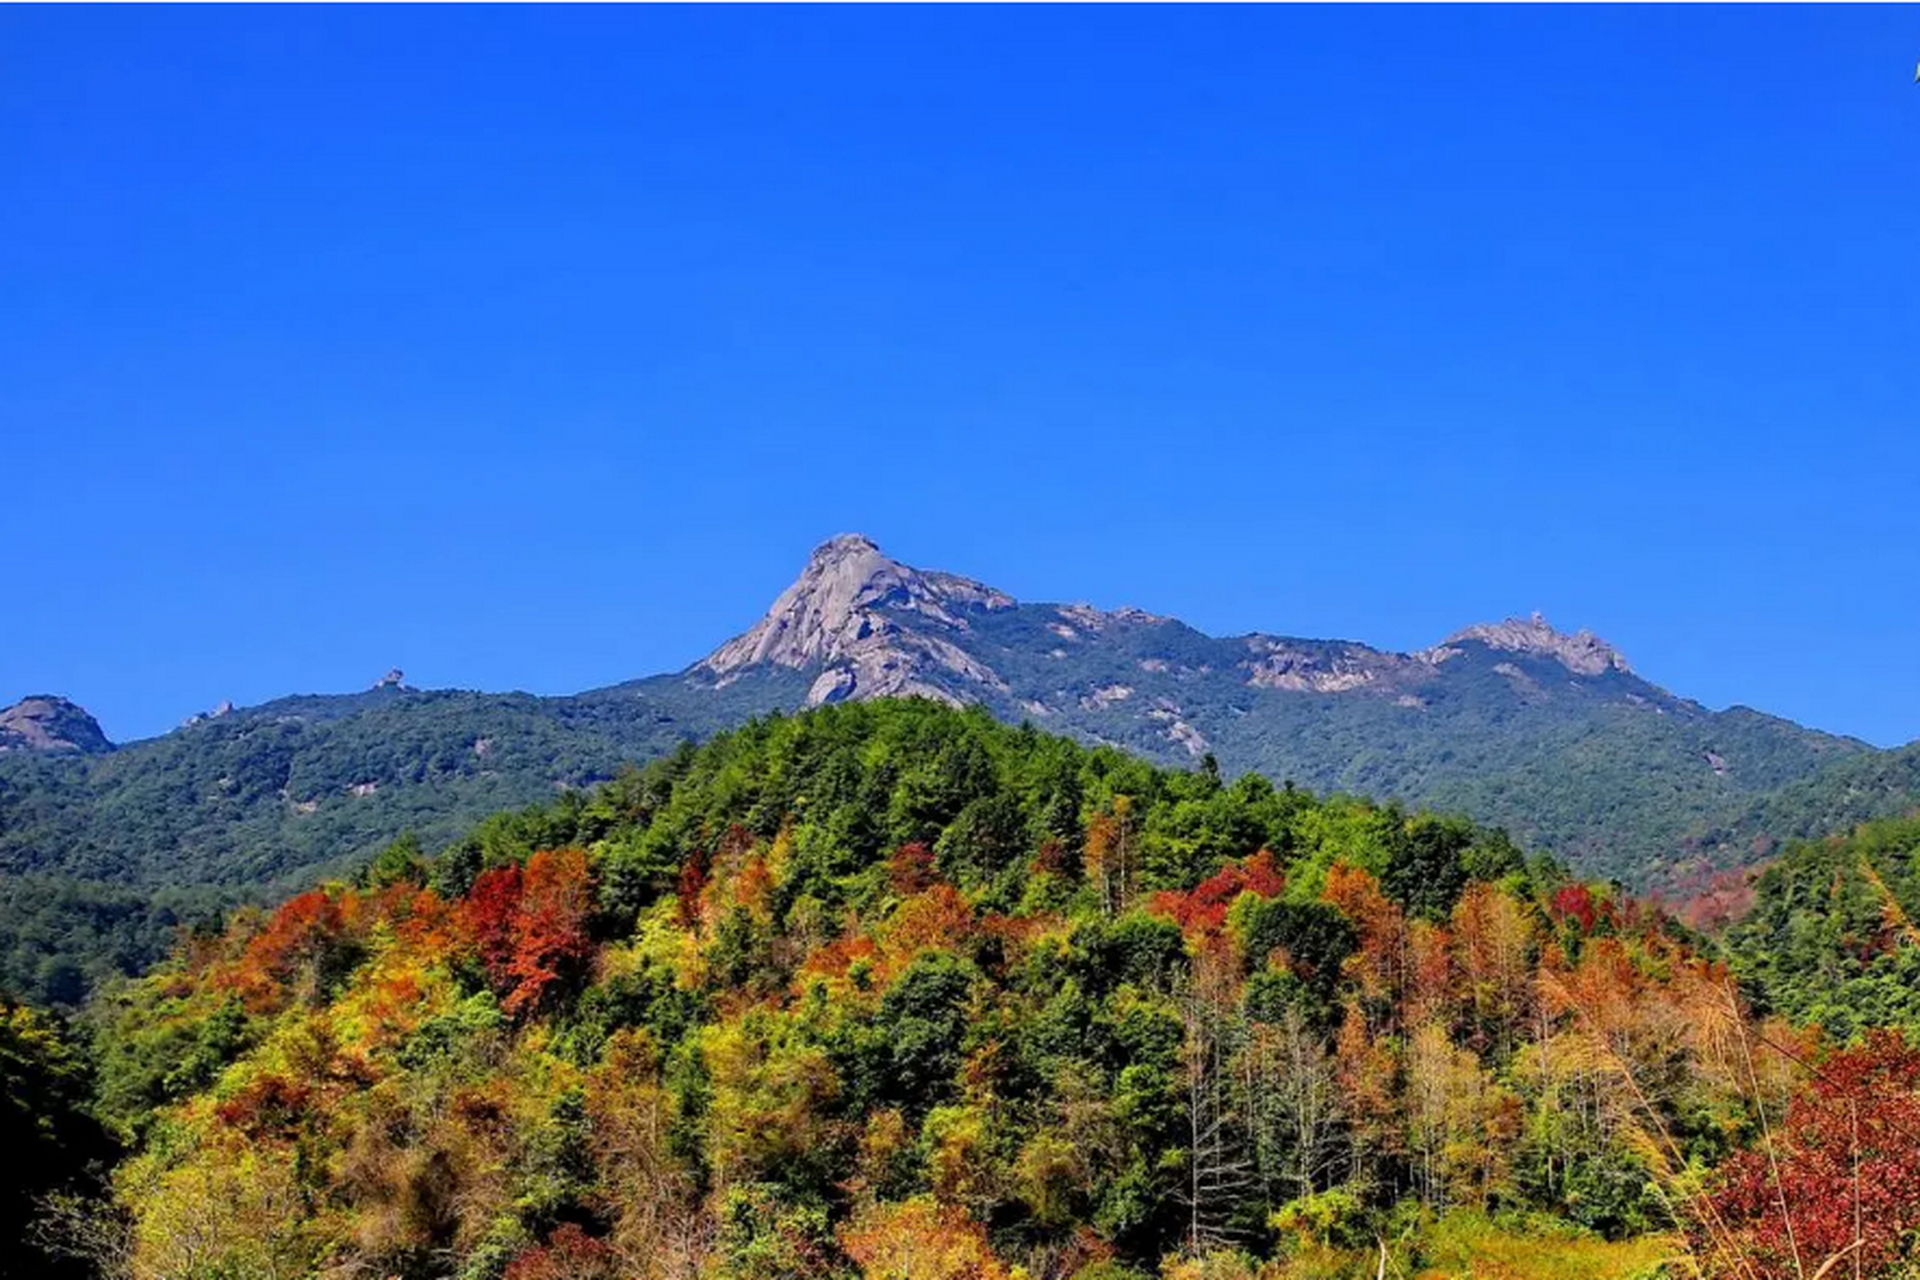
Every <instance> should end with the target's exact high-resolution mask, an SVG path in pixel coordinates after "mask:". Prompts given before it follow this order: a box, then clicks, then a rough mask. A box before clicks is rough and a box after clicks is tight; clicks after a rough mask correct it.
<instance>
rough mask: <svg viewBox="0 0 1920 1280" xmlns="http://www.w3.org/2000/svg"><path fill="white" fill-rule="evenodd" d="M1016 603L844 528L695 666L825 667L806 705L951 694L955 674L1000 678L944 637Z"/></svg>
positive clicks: (967, 678)
mask: <svg viewBox="0 0 1920 1280" xmlns="http://www.w3.org/2000/svg"><path fill="white" fill-rule="evenodd" d="M1013 604H1014V601H1013V598H1012V597H1011V596H1008V595H1006V594H1005V593H1003V592H999V591H995V590H994V589H993V588H991V587H987V586H983V585H982V584H980V583H978V582H974V581H973V580H971V579H969V578H962V577H959V576H957V575H955V574H950V573H931V572H924V571H922V570H919V569H915V568H912V567H910V566H908V565H904V564H901V563H900V562H899V561H897V560H894V559H892V558H890V557H888V556H887V555H886V554H885V553H884V552H882V551H881V550H880V548H879V546H878V545H877V544H876V543H875V542H874V541H873V539H871V538H868V537H866V536H865V535H864V534H857V533H848V534H841V535H840V536H839V537H836V538H830V539H828V540H827V541H826V542H823V543H821V544H820V545H819V546H818V547H816V548H814V551H813V554H812V555H811V556H810V557H808V559H807V564H806V567H805V568H804V569H802V570H801V571H800V576H799V577H798V578H797V579H795V580H794V582H793V584H792V585H791V586H789V587H788V588H787V589H786V590H785V591H782V592H781V593H780V595H779V598H778V599H776V600H775V601H774V602H773V607H772V608H770V609H768V610H767V613H766V616H765V617H763V618H761V619H760V621H758V622H756V623H755V624H754V625H753V626H752V627H751V628H750V629H749V630H747V631H746V632H744V633H742V634H741V635H738V636H735V637H734V638H733V639H732V640H729V641H727V643H725V644H723V645H721V646H720V647H719V648H718V649H715V650H714V651H713V652H712V653H710V654H708V655H707V656H706V658H704V659H703V660H702V661H701V662H700V663H698V664H697V666H696V668H695V670H696V671H697V672H699V673H702V674H704V675H706V676H708V677H710V678H714V679H716V680H719V681H721V682H723V683H724V682H726V681H729V680H731V679H733V678H734V677H735V676H736V675H737V674H738V673H739V672H741V671H743V670H745V669H747V668H749V667H754V666H759V665H762V664H772V665H775V666H782V667H792V668H796V669H807V668H813V667H822V668H826V670H824V671H823V672H822V673H821V676H820V678H819V679H818V680H817V681H816V682H815V685H814V692H813V694H812V695H811V696H810V698H809V701H812V702H825V701H838V700H840V699H842V698H847V697H855V696H859V697H880V696H882V695H886V694H903V693H926V694H931V695H934V696H941V697H948V698H951V697H952V695H951V694H950V693H948V692H946V690H945V687H944V686H945V685H946V684H947V683H950V682H951V681H953V680H958V681H960V682H962V683H984V684H989V685H993V686H996V687H997V686H998V685H999V678H998V677H997V676H995V675H993V673H992V672H990V671H988V670H987V669H986V668H985V667H983V666H981V664H980V663H978V662H976V661H975V660H974V659H973V658H971V657H969V656H967V655H966V654H965V653H963V652H962V651H961V650H960V649H959V648H958V647H957V646H955V645H954V644H953V643H952V642H951V641H950V640H948V639H946V638H944V636H945V635H952V634H955V633H963V632H965V631H967V630H969V623H968V621H967V617H968V614H969V613H970V612H972V611H974V610H979V609H1010V608H1012V607H1013Z"/></svg>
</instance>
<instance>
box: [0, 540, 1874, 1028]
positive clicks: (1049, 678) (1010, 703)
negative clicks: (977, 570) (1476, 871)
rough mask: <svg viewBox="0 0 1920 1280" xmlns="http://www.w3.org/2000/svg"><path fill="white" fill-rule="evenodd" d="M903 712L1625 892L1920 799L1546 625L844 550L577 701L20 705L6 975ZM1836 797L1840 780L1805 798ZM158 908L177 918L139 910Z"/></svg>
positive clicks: (122, 963) (65, 984) (382, 698)
mask: <svg viewBox="0 0 1920 1280" xmlns="http://www.w3.org/2000/svg"><path fill="white" fill-rule="evenodd" d="M898 695H919V696H926V697H931V698H934V699H937V700H941V701H946V702H953V703H977V704H979V705H982V706H984V707H986V708H987V709H989V710H990V711H992V712H993V713H994V714H995V715H996V716H998V717H1000V718H1001V719H1003V720H1006V721H1009V722H1014V723H1017V722H1019V721H1022V720H1031V721H1032V722H1033V723H1034V724H1035V725H1037V726H1039V727H1042V728H1045V729H1048V730H1051V731H1054V732H1059V733H1064V734H1067V735H1069V736H1072V737H1075V738H1078V739H1080V740H1082V741H1086V742H1100V743H1108V744H1112V745H1117V746H1121V747H1124V748H1126V749H1127V750H1130V751H1134V752H1137V753H1139V754H1142V755H1145V756H1147V757H1149V758H1152V759H1155V760H1158V761H1160V762H1162V763H1168V764H1175V765H1182V766H1186V767H1192V766H1194V765H1195V764H1197V763H1198V762H1199V761H1200V760H1202V759H1203V758H1206V757H1212V758H1213V759H1215V760H1217V761H1218V763H1219V765H1220V767H1221V768H1223V769H1225V770H1226V771H1228V772H1230V773H1238V772H1243V771H1256V772H1260V773H1263V774H1265V775H1266V776H1267V777H1269V778H1271V779H1273V780H1275V781H1282V780H1291V781H1294V782H1296V783H1297V784H1299V785H1301V786H1305V787H1308V788H1311V789H1314V790H1319V791H1345V792H1351V793H1355V794H1362V795H1368V796H1372V797H1375V798H1379V799H1398V800H1402V801H1404V802H1406V803H1410V804H1419V805H1426V806H1432V807H1436V808H1441V809H1447V810H1454V811H1459V812H1464V813H1468V814H1471V815H1472V816H1473V817H1474V818H1476V819H1477V820H1479V821H1481V822H1484V823H1487V824H1489V825H1498V826H1503V827H1505V828H1506V829H1508V830H1509V831H1510V832H1511V833H1512V834H1513V836H1514V838H1515V839H1516V840H1517V841H1519V842H1520V843H1522V844H1524V845H1526V846H1528V847H1531V848H1538V849H1546V850H1550V851H1552V852H1553V853H1555V854H1556V855H1557V856H1560V857H1562V858H1564V859H1565V860H1567V861H1568V862H1569V863H1570V864H1572V865H1574V866H1576V867H1578V868H1579V869H1580V870H1581V871H1582V872H1583V873H1586V874H1592V875H1597V876H1601V877H1617V878H1620V879H1622V880H1623V881H1625V882H1627V883H1629V884H1633V885H1636V886H1644V885H1648V884H1653V883H1657V882H1662V881H1674V880H1677V879H1682V878H1684V877H1685V876H1687V875H1689V874H1693V873H1696V872H1698V871H1700V870H1702V869H1711V868H1713V867H1717V866H1724V865H1738V864H1740V863H1743V862H1746V861H1750V860H1751V859H1752V858H1753V857H1754V856H1755V855H1754V852H1753V851H1754V850H1755V849H1756V848H1760V849H1762V850H1764V849H1765V848H1766V847H1769V846H1767V845H1766V841H1765V839H1764V837H1766V836H1768V835H1769V834H1774V833H1776V831H1777V834H1779V835H1791V834H1799V833H1803V832H1808V831H1823V830H1827V829H1830V828H1828V827H1825V826H1821V825H1820V824H1821V823H1822V822H1824V821H1826V820H1827V819H1828V818H1829V816H1839V817H1842V818H1843V819H1852V818H1855V817H1858V816H1864V815H1861V814H1860V813H1859V810H1860V808H1861V806H1862V805H1863V804H1867V803H1872V804H1875V805H1878V806H1881V807H1880V808H1878V809H1875V810H1873V811H1874V812H1889V811H1898V809H1899V808H1900V807H1901V805H1902V804H1903V803H1907V802H1909V801H1910V799H1911V797H1910V796H1909V795H1908V794H1907V793H1906V792H1904V791H1903V790H1902V788H1904V787H1905V786H1906V785H1907V783H1908V781H1909V775H1910V774H1911V772H1912V771H1911V770H1908V769H1903V768H1900V767H1897V766H1896V765H1893V764H1888V763H1884V762H1887V761H1889V760H1893V759H1895V757H1892V756H1891V755H1890V754H1889V753H1877V752H1872V751H1870V750H1869V749H1868V748H1867V747H1866V746H1865V745H1864V744H1862V743H1859V742H1857V741H1854V740H1851V739H1846V738H1840V737H1835V736H1833V735H1829V734H1823V733H1819V732H1816V731H1813V730H1809V729H1804V728H1802V727H1800V726H1798V725H1794V724H1792V723H1790V722H1787V721H1784V720H1780V719H1777V718H1775V717H1771V716H1766V715H1762V714H1760V713H1758V712H1754V711H1749V710H1746V709H1744V708H1734V709H1731V710H1728V711H1721V712H1714V711H1709V710H1707V709H1706V708H1704V707H1701V706H1699V705H1698V704H1696V703H1692V702H1689V701H1687V700H1685V699H1683V698H1680V697H1677V696H1675V695H1673V694H1671V693H1668V692H1667V691H1665V690H1663V689H1661V688H1659V687H1657V686H1655V685H1653V684H1651V683H1649V682H1648V681H1646V680H1644V679H1642V678H1641V677H1639V676H1637V675H1635V674H1634V673H1633V672H1632V670H1631V669H1630V667H1629V666H1628V664H1627V662H1626V660H1625V658H1623V657H1622V656H1621V655H1620V654H1619V653H1618V652H1617V651H1615V650H1614V649H1612V648H1611V647H1610V646H1608V645H1607V644H1606V643H1605V642H1604V641H1601V640H1599V639H1598V638H1597V637H1594V636H1592V635H1590V634H1588V633H1585V632H1581V633H1578V634H1572V635H1569V634H1565V633H1562V632H1559V631H1556V630H1554V629H1553V628H1552V627H1550V626H1548V625H1547V624H1546V623H1545V622H1544V620H1542V619H1539V618H1538V617H1535V618H1532V619H1526V620H1514V621H1508V622H1505V623H1498V624H1491V625H1481V626H1474V627H1468V628H1466V629H1464V630H1463V631H1461V632H1459V633H1457V634H1456V635H1454V636H1452V637H1450V638H1448V639H1447V640H1446V641H1444V642H1442V643H1441V644H1438V645H1436V646H1434V647H1432V648H1429V649H1426V650H1422V651H1420V652H1417V653H1412V654H1401V653H1390V652H1386V651H1382V650H1377V649H1373V648H1369V647H1368V646H1365V645H1361V644H1356V643H1350V642H1343V641H1321V640H1301V639H1293V638H1288V637H1284V636H1276V635H1264V634H1256V635H1248V636H1239V637H1229V638H1219V637H1211V636H1207V635H1204V634H1202V633H1201V632H1199V631H1196V630H1194V629H1193V628H1191V627H1188V626H1186V625H1184V624H1182V623H1180V622H1178V621H1175V620H1173V619H1169V618H1163V617H1158V616H1155V615H1152V614H1147V613H1144V612H1141V611H1139V610H1134V609H1121V610H1115V611H1103V610H1098V609H1094V608H1092V607H1090V606H1086V605H1052V604H1030V603H1022V602H1019V601H1016V600H1014V599H1013V598H1012V597H1011V596H1008V595H1007V594H1006V593H1004V592H1001V591H997V590H995V589H994V588H991V587H988V586H985V585H983V584H980V583H976V582H972V581H970V580H968V579H964V578H960V577H957V576H955V575H952V574H948V573H940V572H932V571H923V570H918V569H914V568H912V567H910V566H907V565H903V564H901V563H899V562H897V561H894V560H892V559H890V558H888V557H887V556H885V555H884V554H882V553H881V552H880V550H879V548H878V547H876V546H875V545H874V544H873V543H872V542H871V541H869V540H867V539H865V538H861V537H857V536H848V537H842V538H836V539H833V540H831V541H829V542H828V543H826V544H824V545H823V546H821V547H820V548H819V549H817V550H816V551H815V553H814V555H813V556H812V557H811V559H810V560H809V562H808V564H807V566H806V568H805V569H804V571H803V572H802V574H801V576H800V577H799V578H798V579H797V580H796V581H795V582H794V583H793V584H792V586H790V587H789V588H788V589H787V590H786V591H785V592H783V593H782V594H781V596H780V597H779V599H778V600H776V601H775V603H774V605H773V607H772V608H771V609H770V610H769V611H768V613H767V615H766V616H765V618H763V619H762V620H761V622H759V623H758V624H756V625H755V626H754V627H753V628H751V629H750V630H749V631H748V632H746V633H744V634H743V635H741V636H739V637H736V638H735V639H733V640H731V641H729V642H727V643H726V644H723V645H722V646H720V647H719V648H718V649H716V650H715V651H714V652H713V653H712V654H710V655H709V656H708V657H707V658H705V659H703V660H702V661H701V662H699V663H696V664H694V665H693V666H692V667H690V668H689V669H688V670H686V671H684V672H682V673H680V674H678V675H666V676H655V677H651V678H648V679H644V680H637V681H633V682H630V683H626V684H621V685H616V686H612V687H610V688H607V689H602V690H596V691H591V692H588V693H583V694H579V695H574V696H570V697H535V696H532V695H527V694H488V693H473V692H458V691H438V692H423V691H420V690H416V689H409V688H406V687H405V686H403V685H401V684H400V683H399V679H398V674H397V673H395V674H394V675H393V676H391V677H390V678H388V679H385V680H382V681H381V682H380V683H379V684H378V685H376V686H375V687H374V688H373V689H371V690H368V691H366V692H363V693H359V694H352V695H340V696H304V697H295V698H285V699H280V700H277V701H275V702H270V703H267V704H264V705H262V706H258V707H251V708H244V709H240V710H232V709H226V708H223V709H222V710H223V713H222V714H216V715H212V716H202V717H195V719H194V720H193V721H192V722H190V723H188V724H187V725H185V726H183V727H182V728H181V729H179V730H177V731H175V732H173V733H170V734H166V735H164V736H162V737H159V738H156V739H152V740H149V741H145V742H138V743H132V744H128V745H125V746H122V747H119V748H117V749H110V744H107V743H106V742H105V739H104V737H102V738H100V739H99V741H98V742H94V741H93V740H92V739H91V738H90V737H88V735H87V734H86V733H85V731H84V730H85V726H84V725H81V724H80V720H81V719H83V718H84V713H81V712H79V710H78V708H73V707H71V704H64V703H62V704H59V705H58V706H55V705H54V704H55V703H56V702H57V701H58V700H49V699H37V700H35V704H36V706H35V708H34V709H32V715H31V716H30V717H27V718H23V719H21V720H20V723H21V724H22V725H26V724H28V722H29V720H30V721H31V724H32V725H33V726H34V728H33V729H32V732H33V734H34V735H35V736H34V738H33V741H35V742H36V743H40V744H42V746H47V745H51V744H58V743H70V742H71V741H73V740H77V739H85V740H86V742H87V744H88V745H87V746H86V749H85V750H84V751H83V750H81V749H78V748H76V747H72V746H68V747H64V748H59V749H54V750H24V749H18V750H12V751H6V752H0V875H4V876H5V877H7V878H6V879H5V880H3V881H0V885H4V886H5V888H4V893H5V896H4V897H0V983H4V984H5V985H6V986H7V987H9V988H11V989H13V990H15V991H19V992H22V993H25V994H28V995H33V996H36V997H38V998H43V999H44V998H55V999H67V998H70V997H71V996H72V995H73V993H75V992H78V991H82V990H84V989H85V987H86V986H87V985H88V984H89V983H90V982H91V981H94V980H96V979H97V978H98V977H100V976H101V975H103V974H104V973H107V972H110V971H113V970H116V969H118V970H120V971H128V970H129V969H130V967H131V966H133V965H135V964H136V963H137V962H138V961H139V960H142V959H146V960H150V959H151V958H152V957H153V955H154V952H153V951H152V949H151V947H150V946H144V945H139V944H137V943H136V944H131V945H128V946H116V945H112V944H110V943H109V942H108V941H107V939H109V938H110V937H113V936H118V937H120V938H124V939H135V940H138V939H146V938H154V937H159V936H163V935H164V934H165V933H166V931H167V929H168V928H170V927H171V926H172V924H173V923H175V922H176V921H177V920H179V919H181V918H183V917H191V916H193V915H194V913H195V912H196V911H203V910H205V909H209V908H210V907H213V906H217V905H219V904H223V903H228V902H231V901H233V900H235V898H236V897H241V896H246V895H250V894H252V895H262V894H264V895H266V896H269V897H271V896H273V895H275V894H277V893H278V892H280V891H282V890H284V889H286V888H289V887H292V886H297V885H302V884H306V883H311V882H312V880H313V879H314V878H315V877H316V876H318V875H322V874H325V873H327V872H328V871H329V870H336V869H339V868H343V867H349V866H352V865H355V864H357V863H359V862H363V861H365V860H366V859H367V858H369V857H371V856H372V855H373V854H374V853H375V852H377V851H378V850H379V849H381V848H383V847H384V846H385V845H386V844H388V843H389V842H391V841H392V840H394V839H395V838H397V837H399V836H400V835H401V834H402V833H406V832H411V833H412V834H413V836H414V838H416V839H417V840H418V841H419V842H420V843H421V844H422V845H423V846H424V847H425V848H427V849H429V850H433V849H437V848H439V847H440V846H441V845H443V844H444V843H445V842H446V841H448V840H450V839H452V838H453V837H454V835H456V834H457V833H458V832H460V831H461V830H463V829H464V828H465V827H466V826H468V825H469V824H471V823H472V822H474V821H476V820H477V819H479V818H480V817H481V816H482V815H484V814H487V813H489V812H492V811H494V810H497V809H499V808H502V807H506V806H512V805H517V804H525V803H530V802H533V801H536V800H539V799H542V798H545V797H549V796H552V795H553V794H555V793H556V792H558V791H560V790H564V789H567V788H577V787H583V786H588V785H591V784H593V783H595V782H597V781H602V780H605V779H607V778H610V777H612V776H613V775H614V774H615V773H617V772H618V770H619V768H620V767H621V765H622V764H623V763H625V762H632V761H643V760H647V759H650V758H653V757H655V756H657V755H658V754H660V753H661V752H663V751H666V750H669V749H671V748H672V747H673V746H674V745H675V744H677V743H679V742H681V741H684V740H689V739H694V740H698V739H701V738H704V737H706V736H708V735H710V734H712V733H713V732H716V731H718V730H720V729H723V728H726V727H728V726H730V725H735V724H739V723H741V722H743V721H744V720H746V719H748V718H749V717H751V716H753V715H757V714H762V713H765V712H767V711H772V710H792V709H796V708H799V707H802V706H806V705H817V704H822V703H830V702H837V701H845V700H855V701H858V700H865V699H868V698H875V697H885V696H898ZM23 714H24V713H23ZM86 724H88V725H90V724H91V721H90V720H87V721H86ZM49 726H53V727H54V728H57V729H59V730H60V732H55V731H54V729H50V728H49ZM69 730H70V731H71V733H72V735H74V738H72V739H70V738H67V737H62V736H61V732H67V731H69ZM95 731H96V733H97V726H95ZM22 732H23V733H24V732H25V730H23V731H22ZM25 740H26V739H25V738H24V737H22V738H20V741H23V742H24V741H25ZM1847 770H1852V771H1853V772H1852V773H1848V772H1847ZM1846 778H1854V779H1857V780H1858V781H1856V782H1853V783H1845V784H1842V783H1840V782H1835V783H1834V784H1833V785H1831V786H1829V785H1828V784H1827V783H1826V782H1825V781H1823V780H1826V779H1836V780H1838V779H1846ZM1783 788H1784V789H1785V790H1783ZM1756 841H1758V843H1757V844H1756ZM160 886H165V887H167V888H168V889H169V890H170V891H171V894H172V896H171V897H170V898H169V899H168V901H167V902H165V903H164V904H162V905H159V906H149V902H150V898H151V894H150V890H151V889H153V888H156V887H160Z"/></svg>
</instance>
